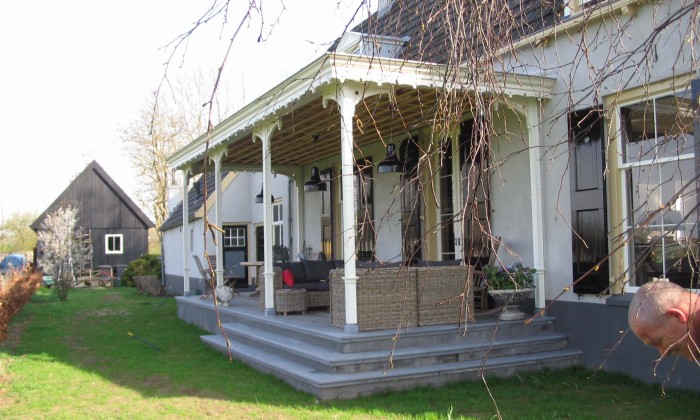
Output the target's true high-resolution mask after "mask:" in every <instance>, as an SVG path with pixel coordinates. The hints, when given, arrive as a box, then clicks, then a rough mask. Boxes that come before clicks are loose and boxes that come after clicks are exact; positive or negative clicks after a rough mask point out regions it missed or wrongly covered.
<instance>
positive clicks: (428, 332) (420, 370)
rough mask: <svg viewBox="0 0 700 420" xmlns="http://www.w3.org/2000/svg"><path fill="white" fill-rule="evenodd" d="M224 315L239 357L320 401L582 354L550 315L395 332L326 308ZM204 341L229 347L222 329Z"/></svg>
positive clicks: (563, 361)
mask: <svg viewBox="0 0 700 420" xmlns="http://www.w3.org/2000/svg"><path fill="white" fill-rule="evenodd" d="M258 312H259V311H258ZM223 315H225V316H222V322H223V328H224V329H225V331H226V334H227V336H228V337H229V340H230V343H231V347H230V351H231V354H232V356H233V357H234V358H236V359H239V360H241V361H243V362H244V363H246V364H248V365H250V366H252V367H253V368H255V369H257V370H259V371H262V372H267V373H270V374H273V375H275V376H277V377H279V378H281V379H282V380H284V381H285V382H287V383H288V384H290V385H291V386H293V387H295V388H297V389H300V390H302V391H305V392H308V393H310V394H313V395H315V396H316V397H318V398H319V399H321V400H325V399H334V398H354V397H357V396H360V395H367V394H372V393H377V392H382V391H387V390H400V389H408V388H413V387H416V386H424V385H433V386H440V385H444V384H447V383H449V382H454V381H458V380H464V379H478V378H479V377H480V375H482V374H483V375H497V376H511V375H513V374H514V373H516V372H522V371H533V370H539V369H542V368H554V369H556V368H565V367H569V366H573V365H577V364H578V363H579V360H580V356H581V354H580V352H579V351H576V350H572V349H568V348H567V337H566V336H563V335H561V334H558V333H556V332H555V331H554V322H555V319H554V318H552V317H541V318H538V319H536V320H533V322H532V323H531V324H529V325H526V324H524V323H523V322H522V321H508V322H506V321H497V320H496V319H494V318H493V317H491V318H485V319H479V320H478V322H477V323H476V324H468V325H467V326H466V330H464V329H463V328H462V329H458V328H457V327H456V326H444V325H443V326H432V327H420V328H411V329H408V330H405V331H401V333H400V334H399V335H398V338H397V336H396V333H397V332H396V331H395V330H386V331H373V332H364V333H355V334H351V333H345V332H343V331H342V330H341V329H338V328H333V327H330V326H329V325H327V324H328V323H329V322H328V315H327V312H326V313H325V314H324V313H313V312H312V313H307V314H306V315H296V316H288V317H283V316H271V317H265V316H263V315H261V314H259V313H255V312H252V313H247V312H245V311H230V310H227V311H226V312H225V313H224V314H223ZM181 317H182V316H181ZM210 331H212V330H211V329H210ZM202 340H203V341H204V342H205V343H206V344H208V345H210V346H211V347H213V348H215V349H217V350H219V351H221V352H224V353H227V351H228V350H227V346H226V342H225V340H224V338H223V336H222V335H221V334H213V335H205V336H202Z"/></svg>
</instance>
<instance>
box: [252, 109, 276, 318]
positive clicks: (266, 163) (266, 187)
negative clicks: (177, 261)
mask: <svg viewBox="0 0 700 420" xmlns="http://www.w3.org/2000/svg"><path fill="white" fill-rule="evenodd" d="M276 128H280V121H279V120H275V121H270V122H267V123H264V124H263V125H262V126H260V127H258V128H256V129H255V130H254V131H253V140H255V139H260V141H261V143H262V173H263V203H264V205H263V220H264V222H265V224H264V228H263V231H264V238H265V239H264V241H265V249H264V254H263V255H264V259H265V264H264V266H263V277H265V315H275V291H274V290H273V287H274V286H273V280H274V275H275V273H274V272H273V271H272V201H271V193H270V185H271V182H272V151H271V149H270V139H271V138H272V133H273V132H274V131H275V129H276Z"/></svg>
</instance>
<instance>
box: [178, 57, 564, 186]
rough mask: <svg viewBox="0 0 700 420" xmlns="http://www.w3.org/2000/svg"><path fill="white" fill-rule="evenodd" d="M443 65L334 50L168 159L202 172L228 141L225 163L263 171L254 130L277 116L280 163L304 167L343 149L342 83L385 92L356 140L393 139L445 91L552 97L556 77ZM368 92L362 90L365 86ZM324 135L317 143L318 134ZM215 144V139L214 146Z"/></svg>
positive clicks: (425, 120)
mask: <svg viewBox="0 0 700 420" xmlns="http://www.w3.org/2000/svg"><path fill="white" fill-rule="evenodd" d="M447 70H448V69H447V67H446V66H444V65H439V64H431V63H423V62H415V61H406V60H398V59H388V58H381V57H367V56H358V55H349V54H341V53H326V54H324V55H322V56H321V57H319V58H318V59H316V60H315V61H313V62H311V63H310V64H309V65H307V66H306V67H304V68H303V69H301V70H300V71H298V72H297V73H295V74H293V75H292V76H291V77H289V78H287V79H286V80H284V81H283V82H282V83H280V84H278V85H277V86H275V87H274V88H272V89H270V90H269V91H268V92H267V93H265V94H263V95H262V96H260V97H259V98H257V99H256V100H254V101H253V102H251V103H250V104H248V105H247V106H245V107H244V108H242V109H241V110H239V111H237V112H236V113H234V114H233V115H231V116H230V117H228V118H226V119H225V120H224V121H222V122H221V123H220V124H218V125H217V126H216V127H214V129H213V130H212V132H211V133H210V135H207V134H204V135H202V136H200V137H199V138H197V139H195V140H194V141H192V142H191V143H189V144H188V145H186V146H185V147H183V148H182V149H180V150H178V151H177V152H176V153H174V154H173V155H171V156H170V157H169V159H168V163H169V165H170V167H172V168H175V169H183V168H186V167H189V168H190V169H191V170H192V171H193V172H194V173H197V172H199V171H201V165H202V163H203V160H204V156H205V153H206V151H207V147H208V150H210V151H211V150H212V149H214V148H218V147H226V148H227V153H226V156H225V157H224V158H223V161H222V167H223V168H226V169H232V170H245V169H251V170H259V169H260V165H261V161H262V153H261V145H260V142H256V141H254V138H253V135H252V134H253V130H254V129H255V128H256V127H259V126H261V125H262V124H265V123H269V122H272V121H277V122H278V123H279V129H278V130H276V131H275V132H274V133H273V136H272V140H271V149H272V166H273V168H277V169H279V168H282V167H286V166H289V167H298V166H302V165H307V164H310V163H312V162H313V161H314V160H317V159H323V158H325V157H328V156H332V155H336V154H339V153H340V141H339V139H340V117H339V111H338V106H337V104H336V102H335V98H336V92H337V89H338V86H340V85H341V84H343V83H352V84H353V85H354V86H356V91H358V90H362V91H364V90H365V89H367V88H370V87H372V88H375V89H373V90H374V91H376V88H379V89H380V90H381V94H380V95H376V94H375V95H372V96H370V95H369V94H368V95H363V96H364V99H363V101H360V103H359V104H358V105H357V106H356V110H355V119H354V127H353V139H354V142H355V145H356V146H362V145H364V144H368V143H372V142H376V141H388V139H389V138H390V137H392V136H396V135H401V134H402V133H408V132H409V131H411V130H415V129H417V128H420V127H424V126H426V125H431V124H433V123H434V122H435V115H436V110H437V106H438V93H439V92H440V91H441V90H444V89H452V88H456V89H460V90H462V91H467V92H469V91H471V92H479V93H489V92H498V93H499V94H504V95H506V96H507V97H528V98H540V99H542V98H549V97H550V92H551V88H552V85H553V83H554V80H553V79H549V78H546V77H540V76H532V75H523V74H515V73H498V74H496V76H495V77H496V80H497V82H496V84H497V86H494V83H493V82H492V83H489V84H483V85H481V84H479V82H478V75H477V76H476V77H472V76H471V75H469V74H467V72H466V71H461V73H460V74H458V75H457V77H452V78H451V79H453V80H455V81H450V80H447V77H446V75H447V73H448V71H447ZM360 94H362V92H360ZM314 135H318V136H319V141H318V142H317V143H316V144H315V145H314V144H313V140H312V139H313V136H314ZM207 143H208V145H207Z"/></svg>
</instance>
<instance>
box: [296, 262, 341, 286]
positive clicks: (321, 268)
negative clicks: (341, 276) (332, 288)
mask: <svg viewBox="0 0 700 420" xmlns="http://www.w3.org/2000/svg"><path fill="white" fill-rule="evenodd" d="M301 263H302V264H303V266H304V273H305V274H306V277H305V281H307V282H314V281H321V280H328V273H329V272H330V271H331V270H332V269H334V268H335V263H334V262H333V261H312V260H303V261H302V262H301ZM294 278H295V279H296V278H297V277H296V276H294Z"/></svg>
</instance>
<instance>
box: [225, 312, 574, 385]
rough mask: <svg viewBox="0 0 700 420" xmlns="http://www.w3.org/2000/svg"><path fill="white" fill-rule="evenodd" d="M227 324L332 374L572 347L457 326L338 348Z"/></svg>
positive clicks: (258, 343)
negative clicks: (477, 336) (444, 334)
mask: <svg viewBox="0 0 700 420" xmlns="http://www.w3.org/2000/svg"><path fill="white" fill-rule="evenodd" d="M224 329H225V331H226V334H227V336H228V338H229V340H231V341H237V342H240V343H242V344H246V345H249V346H252V347H255V348H256V349H260V350H264V351H266V352H269V353H274V354H278V355H280V356H282V357H284V358H286V359H288V360H292V361H295V362H297V363H300V364H304V365H307V366H309V367H312V368H314V369H317V370H319V371H323V372H329V373H338V372H344V373H345V372H362V371H370V370H385V369H388V368H390V367H391V366H393V367H394V368H398V367H412V366H422V365H430V364H443V363H448V362H452V361H462V360H467V359H481V358H484V357H485V356H488V357H496V356H502V355H516V354H525V353H532V352H540V351H551V350H559V349H563V348H566V345H567V338H566V336H563V335H561V334H554V333H540V334H533V335H531V336H529V337H517V338H493V339H491V338H488V339H485V340H484V339H482V340H481V341H477V340H474V339H473V337H471V335H470V334H469V333H467V334H462V333H460V332H454V331H453V332H451V333H449V334H452V335H456V336H457V340H455V341H454V342H447V343H443V342H439V343H434V342H429V341H426V342H422V343H419V345H410V346H408V345H406V344H405V343H404V342H403V340H401V339H399V340H398V341H395V340H393V337H387V338H385V339H386V340H387V341H389V342H390V343H396V346H395V347H394V348H393V349H385V348H384V347H385V346H383V345H382V346H377V347H378V348H376V349H373V350H365V351H356V352H346V353H343V352H338V351H336V350H334V349H335V348H336V346H322V345H317V344H314V343H312V342H310V341H309V340H307V339H306V336H304V335H297V336H295V337H294V338H289V337H283V336H280V335H277V334H274V333H271V332H268V331H261V330H260V329H257V328H253V327H250V326H247V325H244V324H240V323H230V324H224ZM443 341H446V340H443Z"/></svg>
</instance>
